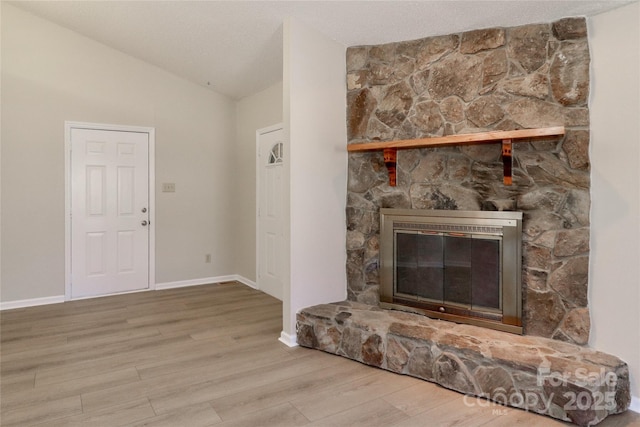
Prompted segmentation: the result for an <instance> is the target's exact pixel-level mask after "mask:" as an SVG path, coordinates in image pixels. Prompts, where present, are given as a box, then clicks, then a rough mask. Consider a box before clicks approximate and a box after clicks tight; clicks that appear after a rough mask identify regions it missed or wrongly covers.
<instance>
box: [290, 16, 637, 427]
mask: <svg viewBox="0 0 640 427" xmlns="http://www.w3.org/2000/svg"><path fill="white" fill-rule="evenodd" d="M589 60H590V59H589V46H588V42H587V29H586V21H585V19H583V18H566V19H562V20H559V21H557V22H554V23H551V24H533V25H526V26H522V27H514V28H492V29H483V30H477V31H469V32H465V33H461V34H451V35H446V36H439V37H430V38H426V39H421V40H413V41H407V42H398V43H390V44H385V45H377V46H360V47H352V48H349V49H348V50H347V88H348V93H347V130H348V143H349V144H352V143H354V144H355V143H368V142H379V141H394V140H410V139H416V138H426V137H441V136H445V135H458V134H469V133H476V132H483V131H511V130H518V129H534V128H545V127H551V126H564V128H565V130H566V132H565V134H564V136H561V137H550V138H545V139H534V140H530V141H524V142H519V143H518V144H514V147H513V152H512V153H511V154H512V156H513V168H512V174H513V181H512V184H513V185H509V186H507V185H504V184H503V167H506V166H504V165H503V163H502V162H501V154H502V152H501V147H500V145H499V144H482V145H460V146H447V147H445V146H441V147H435V148H413V149H406V150H399V151H398V153H397V163H396V164H395V172H396V176H395V177H396V183H397V185H396V186H390V185H389V176H388V171H387V168H386V166H385V159H384V156H383V152H382V151H379V152H350V153H349V154H348V156H349V171H348V188H347V225H346V226H347V242H346V249H347V265H346V273H347V295H348V300H347V301H340V302H335V303H332V304H321V305H318V306H314V307H308V308H305V309H303V310H301V311H300V312H299V313H298V314H297V340H298V343H299V344H300V345H302V346H306V347H311V348H317V349H320V350H323V351H326V352H329V353H334V354H337V355H341V356H345V357H348V358H351V359H353V360H357V361H359V362H362V363H365V364H368V365H372V366H377V367H380V368H383V369H387V370H390V371H392V372H397V373H400V374H405V375H411V376H415V377H418V378H423V379H425V380H428V381H433V382H436V383H438V384H440V385H442V386H444V387H447V388H450V389H453V390H457V391H460V392H462V393H465V394H469V395H475V396H481V397H485V398H487V399H490V400H494V401H497V402H499V403H502V404H505V405H510V406H515V407H518V408H523V409H525V410H530V411H534V412H536V413H541V414H545V415H548V416H551V417H554V418H558V419H561V420H565V421H572V422H574V423H576V424H579V425H585V426H586V425H595V424H597V423H598V422H600V421H602V420H603V419H604V418H606V417H607V416H608V415H610V414H616V413H619V412H622V411H625V410H626V409H627V408H628V407H629V404H630V384H629V371H628V367H627V365H626V363H625V362H624V361H622V360H620V359H619V358H617V357H615V356H612V355H608V354H604V353H601V352H598V351H596V350H593V349H590V348H588V347H587V346H585V344H587V342H588V340H589V328H590V320H589V310H588V300H587V283H588V269H589V268H588V267H589V234H590V229H589V227H590V223H589V208H590V175H589V174H590V164H589V155H588V153H589V149H588V147H589V111H588V106H587V101H588V95H589ZM425 211H430V212H431V214H432V216H434V217H439V219H440V220H441V221H440V222H441V223H440V224H436V225H437V227H434V226H433V225H434V224H432V223H431V222H429V221H426V223H427V226H425V221H424V220H417V221H409V222H407V221H402V218H400V219H399V221H398V224H399V225H398V226H397V227H396V226H395V225H392V226H388V225H385V221H384V220H383V221H380V215H381V214H382V215H383V216H385V217H386V216H387V215H388V216H390V217H392V216H394V215H397V214H400V215H399V216H402V215H405V216H408V217H412V216H413V217H416V216H418V215H414V214H417V213H424V212H425ZM445 211H450V212H446V213H445ZM451 211H452V212H458V215H464V214H460V212H463V211H467V212H469V211H471V212H475V213H480V212H481V213H482V214H483V215H485V216H486V217H489V218H490V217H492V216H496V217H499V216H500V215H501V214H502V215H506V216H507V220H512V219H513V218H509V215H517V216H519V215H520V213H521V216H522V222H521V224H518V225H517V226H516V232H517V234H518V237H519V238H520V239H521V242H518V243H517V249H513V250H511V249H510V250H508V251H507V250H505V247H504V245H505V243H504V240H500V239H501V238H500V237H499V236H498V235H499V234H500V232H498V231H496V230H488V229H487V230H484V231H482V232H480V233H478V231H477V230H476V231H475V232H474V231H473V229H472V228H473V224H463V225H464V227H462V228H460V229H456V228H455V227H456V226H457V225H459V224H455V222H456V221H453V222H454V224H452V223H451V220H444V224H443V223H442V222H443V221H442V219H443V218H447V217H449V218H451V217H453V218H455V216H456V214H451ZM449 214H451V215H449ZM405 219H406V218H405ZM411 222H414V224H411ZM415 222H418V225H416V224H415ZM381 224H382V225H381ZM484 225H486V224H484ZM489 228H495V227H493V226H490V227H489ZM389 229H391V230H392V231H391V232H390V231H389ZM396 231H397V232H396ZM512 231H513V230H510V231H509V233H511V232H512ZM389 233H391V236H392V237H391V239H392V240H395V247H394V246H393V245H392V248H393V249H392V250H391V252H392V253H393V252H397V251H398V245H399V246H400V251H401V252H402V253H401V255H400V259H399V260H398V261H399V262H400V265H401V268H400V269H398V268H397V266H396V267H391V268H389V264H390V261H389V259H392V258H393V257H395V256H396V254H395V253H393V254H392V255H390V252H389V249H388V244H385V243H384V240H385V239H389V236H388V235H389ZM474 233H475V234H476V235H475V236H474ZM502 234H503V235H504V234H505V230H504V229H502ZM424 236H427V237H433V236H437V238H436V239H430V238H426V239H425V238H423V237H424ZM462 239H465V240H462ZM476 239H477V240H478V242H476V243H478V244H479V245H480V247H482V249H479V250H480V253H482V254H483V255H486V257H485V258H482V259H481V260H480V264H481V265H483V266H484V267H488V270H487V271H480V270H482V268H480V267H478V266H475V267H474V263H477V261H475V262H474V260H473V259H469V257H467V252H468V249H469V247H471V245H472V244H473V242H474V240H476ZM470 241H471V242H470ZM496 241H498V242H499V243H496ZM520 243H521V244H520ZM446 245H450V246H451V247H452V248H454V247H456V248H457V249H455V250H454V252H451V253H450V254H449V255H442V257H441V258H437V257H436V258H429V257H427V258H426V259H425V258H424V257H422V256H421V255H417V254H420V253H422V252H423V249H424V248H425V247H431V248H432V249H433V247H436V248H440V246H442V247H444V246H446ZM496 245H497V246H496ZM520 250H521V252H519V251H520ZM436 252H437V250H436ZM506 252H510V253H512V255H513V256H514V257H515V259H516V261H521V265H519V266H516V267H515V270H514V268H511V270H510V272H509V274H508V275H507V276H515V277H516V278H517V277H519V278H520V279H521V283H520V285H519V286H517V288H516V289H517V290H519V291H520V292H521V294H520V295H516V296H515V300H514V301H515V303H512V302H505V299H504V297H505V296H509V294H510V293H513V291H512V290H511V289H512V288H511V289H509V290H506V291H505V288H500V290H499V291H496V288H495V285H496V283H497V282H500V283H501V284H504V282H505V281H508V280H511V279H510V278H509V277H505V276H504V275H503V274H502V273H503V272H504V268H503V269H502V270H500V269H498V271H500V273H499V274H498V275H497V276H498V278H497V279H496V277H495V276H496V269H495V268H494V267H493V264H494V263H495V262H496V254H503V255H504V254H505V253H506ZM443 253H444V252H443ZM418 258H420V259H421V261H420V262H419V261H418ZM445 258H446V260H445ZM419 263H421V267H418V264H419ZM411 265H413V266H414V267H411ZM449 267H451V270H450V271H449V273H445V272H444V270H446V269H447V268H449ZM474 268H475V269H477V270H478V271H476V272H474ZM438 270H443V271H442V272H440V271H438ZM441 273H442V274H441ZM447 274H449V275H450V277H449V279H446V278H443V279H442V281H443V283H444V282H447V280H449V281H450V282H452V283H453V288H454V289H455V290H456V292H457V294H455V295H454V296H450V297H447V296H446V295H445V294H444V291H442V293H443V294H442V295H440V293H439V292H440V291H439V290H438V291H434V290H433V289H424V288H420V287H419V286H418V285H417V284H416V282H415V281H413V282H412V281H411V280H409V279H410V278H411V276H416V275H418V276H419V275H422V276H423V278H424V277H425V276H429V275H432V276H441V277H444V276H446V275H447ZM476 274H479V275H480V276H482V275H484V276H483V277H484V278H483V279H482V280H481V281H482V282H486V283H484V284H483V285H482V286H484V288H482V289H483V291H482V293H484V294H485V295H484V296H487V299H484V300H477V301H475V304H474V300H473V297H472V296H471V297H469V296H468V295H466V296H465V295H463V294H465V292H467V290H466V289H467V288H465V287H464V286H459V285H460V284H461V283H465V282H467V283H468V282H469V280H468V279H469V278H470V277H471V276H473V275H476ZM398 276H400V281H398ZM470 280H471V281H473V279H470ZM420 281H422V280H420ZM390 283H391V285H389V284H390ZM438 283H439V282H438ZM389 286H391V291H389ZM397 291H399V292H397ZM394 292H395V293H394ZM516 293H517V291H516ZM505 294H506V295H505ZM511 296H513V295H511ZM465 298H467V299H465ZM468 298H471V299H470V300H468ZM400 299H408V300H413V301H411V302H410V304H409V305H413V307H412V309H417V310H426V312H428V313H427V314H429V316H424V315H421V314H416V313H412V312H404V311H398V310H387V309H384V305H385V304H391V305H394V304H396V303H397V302H398V300H400ZM436 301H437V303H436ZM469 301H470V302H469ZM405 302H406V301H405ZM381 303H382V307H381ZM519 304H521V305H520V306H519ZM416 306H417V307H416ZM462 306H464V307H466V311H467V314H470V315H471V316H470V317H472V318H473V321H470V322H467V323H472V324H464V323H462V324H461V319H459V318H454V317H453V316H457V315H458V314H460V312H461V311H465V309H464V308H463V307H462ZM474 307H475V309H474ZM498 307H499V309H500V311H501V313H500V314H498ZM394 308H395V307H394ZM441 309H444V313H443V311H442V310H441ZM505 310H506V311H505ZM413 311H415V310H413ZM423 312H424V311H423ZM520 314H521V315H520ZM498 317H501V318H502V320H501V321H500V322H499V323H498V322H497V321H496V320H497V318H498ZM505 318H506V323H505V322H503V320H505ZM445 320H455V322H449V321H445ZM491 322H492V323H493V326H496V325H500V326H499V327H495V329H497V330H492V329H488V328H486V326H491V325H487V323H491ZM505 324H506V326H505ZM510 329H511V330H510ZM505 330H507V331H509V332H516V333H517V334H510V333H506V332H505ZM520 333H522V334H523V335H522V336H521V335H518V334H520ZM577 396H580V397H581V398H582V399H583V401H581V404H580V405H578V406H579V407H576V405H574V403H575V400H573V401H572V400H571V399H572V397H577Z"/></svg>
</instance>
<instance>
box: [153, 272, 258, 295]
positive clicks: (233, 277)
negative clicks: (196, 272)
mask: <svg viewBox="0 0 640 427" xmlns="http://www.w3.org/2000/svg"><path fill="white" fill-rule="evenodd" d="M232 281H237V282H240V283H242V284H243V285H247V286H249V287H250V288H254V289H257V288H256V284H255V282H253V281H251V280H249V279H247V278H246V277H242V276H240V275H239V274H229V275H227V276H214V277H202V278H200V279H190V280H179V281H177V282H165V283H156V290H157V291H159V290H162V289H174V288H184V287H187V286H199V285H210V284H213V283H222V282H232Z"/></svg>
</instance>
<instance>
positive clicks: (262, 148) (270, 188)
mask: <svg viewBox="0 0 640 427" xmlns="http://www.w3.org/2000/svg"><path fill="white" fill-rule="evenodd" d="M283 138H284V132H283V130H282V129H277V130H274V131H271V132H267V133H263V134H259V135H258V172H257V173H258V288H259V289H260V290H262V291H263V292H266V293H268V294H269V295H271V296H274V297H276V298H278V299H280V300H282V292H283V291H282V286H283V279H282V278H283V257H284V250H285V249H284V224H283V218H282V204H283V184H284V183H283V172H282V168H283V163H284V161H285V153H284V150H283V145H284V144H283Z"/></svg>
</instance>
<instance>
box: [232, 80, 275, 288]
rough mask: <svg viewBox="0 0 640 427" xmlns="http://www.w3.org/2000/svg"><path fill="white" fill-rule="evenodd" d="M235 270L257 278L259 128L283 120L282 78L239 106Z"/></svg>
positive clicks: (249, 277)
mask: <svg viewBox="0 0 640 427" xmlns="http://www.w3.org/2000/svg"><path fill="white" fill-rule="evenodd" d="M236 120H237V126H236V161H235V168H234V172H233V178H234V180H235V192H234V200H235V203H234V206H235V209H236V211H235V215H234V217H235V222H236V224H237V226H236V227H234V228H235V236H236V242H237V245H236V264H235V272H236V273H237V274H239V275H241V276H242V277H244V278H246V279H249V280H251V281H254V282H255V281H256V249H255V248H256V131H257V130H258V129H261V128H265V127H268V126H271V125H275V124H279V123H281V122H282V82H279V83H277V84H275V85H273V86H271V87H269V88H267V89H265V90H263V91H261V92H259V93H256V94H254V95H251V96H248V97H246V98H243V99H241V100H240V101H238V103H237V106H236Z"/></svg>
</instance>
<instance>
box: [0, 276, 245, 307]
mask: <svg viewBox="0 0 640 427" xmlns="http://www.w3.org/2000/svg"><path fill="white" fill-rule="evenodd" d="M232 281H236V282H240V283H242V284H243V285H246V286H249V287H250V288H253V289H258V288H257V286H256V283H255V282H254V281H252V280H249V279H247V278H246V277H243V276H240V275H239V274H230V275H227V276H215V277H203V278H200V279H190V280H179V281H177V282H165V283H156V286H155V290H158V291H159V290H162V289H173V288H184V287H186V286H198V285H210V284H212V283H221V282H232ZM103 296H108V295H103ZM88 298H95V297H88ZM76 299H85V298H76ZM64 301H65V299H64V295H59V296H55V297H43V298H31V299H24V300H18V301H5V302H0V311H2V310H11V309H14V308H25V307H35V306H37V305H47V304H59V303H62V302H64Z"/></svg>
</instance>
